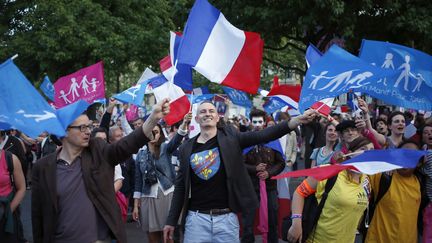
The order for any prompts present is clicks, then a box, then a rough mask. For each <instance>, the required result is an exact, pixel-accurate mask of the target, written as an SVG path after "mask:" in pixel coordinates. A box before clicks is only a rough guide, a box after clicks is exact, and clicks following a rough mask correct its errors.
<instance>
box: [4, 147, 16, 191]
mask: <svg viewBox="0 0 432 243" xmlns="http://www.w3.org/2000/svg"><path fill="white" fill-rule="evenodd" d="M4 154H5V159H6V165H7V168H8V171H9V178H10V182H11V186H12V188H13V190H14V191H15V180H14V176H13V172H14V164H13V157H12V153H11V152H9V151H6V150H5V151H4Z"/></svg>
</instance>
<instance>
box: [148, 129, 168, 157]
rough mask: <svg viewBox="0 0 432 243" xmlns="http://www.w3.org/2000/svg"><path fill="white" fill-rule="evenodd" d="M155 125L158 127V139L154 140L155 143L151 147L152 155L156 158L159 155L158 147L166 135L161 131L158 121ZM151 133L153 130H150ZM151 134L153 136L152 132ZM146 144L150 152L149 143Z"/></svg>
mask: <svg viewBox="0 0 432 243" xmlns="http://www.w3.org/2000/svg"><path fill="white" fill-rule="evenodd" d="M155 127H159V139H158V140H157V141H156V143H155V144H153V148H154V151H153V156H154V157H155V158H157V159H158V158H159V155H160V147H161V145H162V144H163V143H164V142H165V139H166V137H165V134H164V133H163V130H162V126H161V125H160V124H159V123H158V124H156V126H155ZM152 133H153V131H152ZM153 136H154V134H153ZM147 146H148V148H149V152H150V147H149V144H148V145H147Z"/></svg>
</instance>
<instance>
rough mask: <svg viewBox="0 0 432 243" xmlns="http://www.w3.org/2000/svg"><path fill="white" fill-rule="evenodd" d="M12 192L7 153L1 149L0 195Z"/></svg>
mask: <svg viewBox="0 0 432 243" xmlns="http://www.w3.org/2000/svg"><path fill="white" fill-rule="evenodd" d="M11 192H12V186H11V183H10V176H9V171H8V167H7V163H6V153H5V151H4V150H1V156H0V196H7V195H9V193H11Z"/></svg>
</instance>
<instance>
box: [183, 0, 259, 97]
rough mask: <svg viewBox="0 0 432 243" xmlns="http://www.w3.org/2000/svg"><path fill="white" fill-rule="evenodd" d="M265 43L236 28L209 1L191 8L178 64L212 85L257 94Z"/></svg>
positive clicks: (202, 0) (200, 2)
mask: <svg viewBox="0 0 432 243" xmlns="http://www.w3.org/2000/svg"><path fill="white" fill-rule="evenodd" d="M263 46H264V42H263V40H262V39H261V37H260V36H259V34H257V33H253V32H246V31H243V30H240V29H238V28H236V27H235V26H233V25H232V24H231V23H229V22H228V20H226V19H225V17H224V15H223V14H222V13H221V12H220V11H219V10H217V9H216V8H215V7H213V6H212V5H210V4H209V3H208V2H207V0H197V1H196V2H195V4H194V6H193V7H192V10H191V12H190V14H189V18H188V20H187V23H186V27H185V30H184V33H183V39H182V41H181V43H180V47H179V51H178V63H183V64H188V65H191V66H192V67H194V69H195V70H196V71H198V72H199V73H201V74H202V75H203V76H205V77H206V78H207V79H209V80H210V81H211V82H214V83H218V84H222V85H225V86H229V87H231V88H234V89H237V90H242V91H245V92H248V93H251V94H256V93H257V90H258V87H259V83H260V74H261V63H262V53H263Z"/></svg>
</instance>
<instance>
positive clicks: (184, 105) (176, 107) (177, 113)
mask: <svg viewBox="0 0 432 243" xmlns="http://www.w3.org/2000/svg"><path fill="white" fill-rule="evenodd" d="M189 108H190V102H189V100H188V98H187V96H186V95H183V96H182V97H180V98H178V99H176V100H174V101H173V102H171V103H170V113H169V114H168V115H167V116H165V118H164V120H165V122H166V123H167V124H168V125H173V124H174V123H176V122H178V121H180V120H182V119H183V117H184V116H185V115H186V114H187V113H188V112H189Z"/></svg>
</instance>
